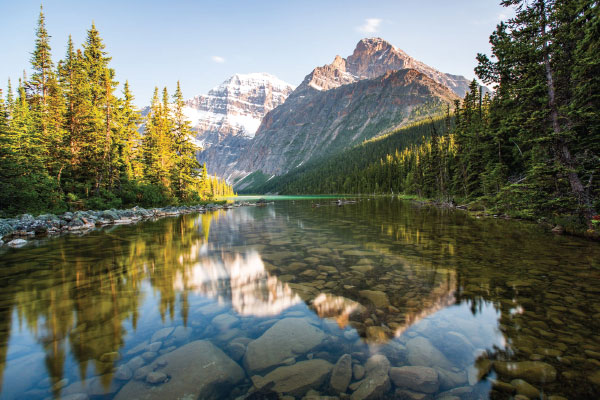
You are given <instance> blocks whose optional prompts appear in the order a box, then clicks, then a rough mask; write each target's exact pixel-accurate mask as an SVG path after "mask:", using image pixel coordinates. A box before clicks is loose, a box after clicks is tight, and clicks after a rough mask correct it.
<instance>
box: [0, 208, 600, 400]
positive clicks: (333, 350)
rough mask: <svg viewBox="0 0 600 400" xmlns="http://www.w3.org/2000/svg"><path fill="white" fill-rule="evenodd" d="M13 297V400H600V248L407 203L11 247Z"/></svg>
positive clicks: (2, 374)
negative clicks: (542, 399) (387, 399)
mask: <svg viewBox="0 0 600 400" xmlns="http://www.w3.org/2000/svg"><path fill="white" fill-rule="evenodd" d="M316 202H319V204H320V206H319V207H314V205H315V204H314V203H316ZM0 287H1V290H0V399H2V400H4V399H59V398H60V399H67V400H85V399H119V400H123V399H125V400H134V399H171V398H173V399H278V398H283V399H336V398H339V399H380V398H384V399H386V398H395V399H415V400H425V399H430V400H433V399H444V400H451V399H454V400H456V399H464V400H466V399H539V398H545V399H549V400H560V399H593V398H599V397H600V333H599V332H600V322H599V321H600V246H599V245H598V243H595V242H589V241H586V240H583V239H578V238H572V237H563V236H554V235H552V234H550V233H547V232H543V231H542V230H540V228H539V227H537V226H535V225H533V224H527V223H521V222H518V221H504V220H494V219H476V218H473V217H471V216H469V215H468V214H467V213H464V212H461V211H456V210H440V209H436V208H434V207H424V206H420V205H419V204H417V203H411V202H406V201H400V200H398V199H394V198H379V199H368V198H359V199H357V202H356V203H352V204H344V205H343V206H338V205H336V204H335V203H334V202H332V201H331V199H320V200H317V199H310V200H308V199H295V200H294V199H286V200H281V201H277V200H276V201H275V202H274V203H273V204H269V205H267V206H264V207H240V208H233V209H227V210H224V209H223V210H215V211H209V212H206V213H204V214H187V215H180V216H176V217H171V218H162V219H157V220H152V219H151V220H146V221H142V222H139V223H138V224H136V225H120V226H109V227H105V228H103V229H98V230H93V231H91V232H89V233H88V234H87V235H83V236H79V235H67V236H63V237H58V238H52V239H47V240H44V239H42V240H32V241H29V242H28V243H27V244H26V245H24V246H23V247H21V248H9V247H6V246H5V247H3V248H1V249H0Z"/></svg>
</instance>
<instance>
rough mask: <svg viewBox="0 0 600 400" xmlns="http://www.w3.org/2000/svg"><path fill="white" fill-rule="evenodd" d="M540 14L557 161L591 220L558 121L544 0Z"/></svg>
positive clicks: (541, 1) (586, 200) (540, 4)
mask: <svg viewBox="0 0 600 400" xmlns="http://www.w3.org/2000/svg"><path fill="white" fill-rule="evenodd" d="M538 4H539V6H540V14H541V18H542V21H541V31H542V40H543V43H542V46H543V55H544V68H545V70H546V84H547V87H548V105H549V106H550V119H551V121H552V130H553V131H554V137H555V139H554V140H555V146H556V149H555V151H556V154H557V158H558V160H559V162H560V163H561V164H562V165H563V166H564V167H565V168H566V169H567V170H568V173H567V176H568V178H569V184H570V186H571V191H572V193H573V195H575V197H576V198H577V201H578V203H579V205H580V206H583V214H584V216H585V217H586V219H588V220H591V218H592V216H593V215H594V214H595V212H594V211H593V210H592V207H591V204H590V200H589V198H588V196H587V195H586V192H585V189H584V187H583V183H582V182H581V179H580V178H579V175H577V172H576V171H575V162H574V160H573V157H571V152H570V151H569V146H568V145H567V142H566V140H565V139H564V137H563V136H562V132H561V127H560V123H559V121H558V107H557V105H556V92H555V89H554V78H553V73H552V66H551V65H550V55H549V50H548V38H547V36H546V25H547V20H546V7H545V2H544V0H539V3H538Z"/></svg>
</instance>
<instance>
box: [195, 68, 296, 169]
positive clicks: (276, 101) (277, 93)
mask: <svg viewBox="0 0 600 400" xmlns="http://www.w3.org/2000/svg"><path fill="white" fill-rule="evenodd" d="M293 90H294V86H292V85H290V84H289V83H286V82H284V81H282V80H281V79H278V78H277V77H275V76H273V75H270V74H266V73H252V74H235V75H234V76H232V77H231V78H229V79H227V80H226V81H225V82H223V83H222V84H220V85H219V86H217V87H215V88H214V89H212V90H210V91H209V92H208V94H206V95H199V96H196V97H194V98H192V99H190V100H187V101H186V107H185V110H184V112H185V114H186V116H187V117H188V118H189V119H190V121H191V122H192V127H193V129H194V131H195V132H196V143H197V144H199V145H201V146H202V148H203V149H204V150H203V151H201V152H200V153H199V155H198V160H199V161H200V163H204V162H205V163H206V166H207V169H208V172H209V173H210V174H216V175H218V176H222V177H227V173H226V172H227V171H228V169H229V168H228V166H229V165H231V164H232V163H234V162H235V161H237V159H238V157H239V154H240V152H241V151H242V150H243V149H245V147H246V146H247V144H248V143H249V141H250V140H251V139H252V138H253V137H254V134H255V133H256V130H257V129H258V127H259V126H260V123H261V121H262V119H263V117H264V116H265V115H266V114H267V113H268V112H269V111H271V110H272V109H274V108H275V107H277V106H278V105H280V104H282V103H283V102H284V101H285V99H286V98H287V96H288V95H289V94H290V93H291V92H292V91H293Z"/></svg>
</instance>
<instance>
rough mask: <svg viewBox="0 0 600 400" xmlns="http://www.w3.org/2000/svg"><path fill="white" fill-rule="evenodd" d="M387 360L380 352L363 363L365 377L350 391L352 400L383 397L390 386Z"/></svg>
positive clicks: (369, 399)
mask: <svg viewBox="0 0 600 400" xmlns="http://www.w3.org/2000/svg"><path fill="white" fill-rule="evenodd" d="M389 369H390V362H389V360H388V359H387V358H386V357H385V356H384V355H382V354H376V355H374V356H372V357H370V358H369V359H368V360H367V363H366V364H365V370H366V374H367V376H366V378H365V379H363V380H362V381H360V382H358V384H359V385H358V387H357V388H356V390H355V391H354V393H352V396H350V398H351V399H352V400H371V399H380V398H383V397H384V393H386V392H388V391H389V390H390V388H391V386H392V385H391V384H390V377H389V375H388V372H389Z"/></svg>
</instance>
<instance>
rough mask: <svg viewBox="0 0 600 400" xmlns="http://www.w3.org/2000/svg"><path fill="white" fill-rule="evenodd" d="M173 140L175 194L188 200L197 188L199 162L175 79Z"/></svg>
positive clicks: (189, 124) (181, 96) (195, 192)
mask: <svg viewBox="0 0 600 400" xmlns="http://www.w3.org/2000/svg"><path fill="white" fill-rule="evenodd" d="M173 101H174V107H173V141H174V151H175V156H176V161H175V163H174V164H173V172H172V177H173V178H172V179H173V185H174V187H175V188H176V189H175V191H176V195H177V197H179V198H180V199H182V200H184V201H185V200H189V199H190V198H192V197H193V195H194V194H196V195H197V192H198V190H199V188H198V187H197V185H195V182H196V181H197V179H198V176H199V171H198V169H199V167H200V164H199V163H198V160H197V159H196V151H197V148H196V146H195V145H194V144H193V143H192V141H191V138H192V135H193V132H192V127H191V123H190V122H189V121H188V119H187V117H186V116H185V114H184V112H183V109H184V106H185V103H184V101H183V94H182V92H181V86H180V84H179V81H177V90H176V91H175V94H174V95H173Z"/></svg>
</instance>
